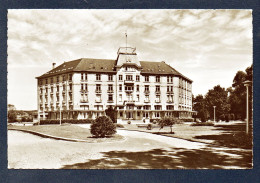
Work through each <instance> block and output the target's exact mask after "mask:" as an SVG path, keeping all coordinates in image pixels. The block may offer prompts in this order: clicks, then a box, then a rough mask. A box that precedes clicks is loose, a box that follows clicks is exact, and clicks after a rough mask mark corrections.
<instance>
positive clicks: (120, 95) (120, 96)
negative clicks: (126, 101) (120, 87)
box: [119, 94, 122, 102]
mask: <svg viewBox="0 0 260 183" xmlns="http://www.w3.org/2000/svg"><path fill="white" fill-rule="evenodd" d="M119 102H122V94H119Z"/></svg>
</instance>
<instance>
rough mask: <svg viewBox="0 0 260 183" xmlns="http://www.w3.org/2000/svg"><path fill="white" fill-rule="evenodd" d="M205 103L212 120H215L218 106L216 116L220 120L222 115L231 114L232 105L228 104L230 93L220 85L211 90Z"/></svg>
mask: <svg viewBox="0 0 260 183" xmlns="http://www.w3.org/2000/svg"><path fill="white" fill-rule="evenodd" d="M205 103H206V108H207V110H208V113H209V115H210V117H211V119H213V118H214V107H213V106H216V110H215V112H216V113H215V115H216V118H217V119H219V116H220V115H221V114H229V112H230V105H229V103H228V91H227V90H226V89H225V88H222V87H221V86H220V85H217V86H215V87H214V88H213V89H211V90H209V91H208V93H207V94H206V96H205Z"/></svg>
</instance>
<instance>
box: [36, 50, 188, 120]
mask: <svg viewBox="0 0 260 183" xmlns="http://www.w3.org/2000/svg"><path fill="white" fill-rule="evenodd" d="M36 79H37V80H38V86H37V92H38V95H37V96H38V118H39V119H60V117H61V119H86V118H93V119H95V118H96V117H98V116H100V115H105V110H106V109H107V108H109V107H110V106H112V107H113V108H116V109H117V118H118V119H122V120H124V119H132V120H142V119H144V118H146V119H147V118H149V119H155V118H160V117H161V116H164V115H167V116H174V117H177V118H191V116H192V113H193V111H192V81H191V80H190V79H189V78H187V77H185V76H183V75H182V74H181V73H179V72H178V71H177V70H175V69H174V68H172V67H171V66H170V65H168V64H166V63H165V62H147V61H139V60H138V57H137V54H136V50H135V48H130V47H123V48H119V50H118V54H117V59H115V60H107V59H86V58H82V59H78V60H73V61H69V62H64V63H63V64H61V65H59V66H57V67H55V66H54V67H53V69H52V70H50V71H49V72H47V73H45V74H43V75H41V76H39V77H37V78H36Z"/></svg>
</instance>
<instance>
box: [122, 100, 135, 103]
mask: <svg viewBox="0 0 260 183" xmlns="http://www.w3.org/2000/svg"><path fill="white" fill-rule="evenodd" d="M124 103H125V104H135V101H134V100H125V101H124Z"/></svg>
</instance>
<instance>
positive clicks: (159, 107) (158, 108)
mask: <svg viewBox="0 0 260 183" xmlns="http://www.w3.org/2000/svg"><path fill="white" fill-rule="evenodd" d="M154 109H155V110H161V109H162V106H161V105H155V106H154Z"/></svg>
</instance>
